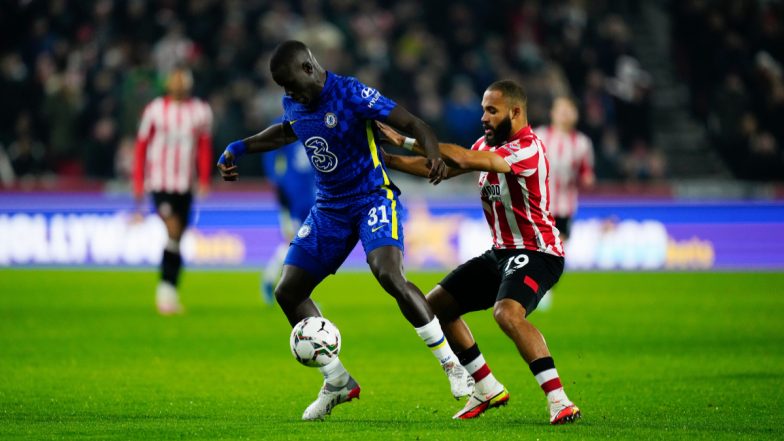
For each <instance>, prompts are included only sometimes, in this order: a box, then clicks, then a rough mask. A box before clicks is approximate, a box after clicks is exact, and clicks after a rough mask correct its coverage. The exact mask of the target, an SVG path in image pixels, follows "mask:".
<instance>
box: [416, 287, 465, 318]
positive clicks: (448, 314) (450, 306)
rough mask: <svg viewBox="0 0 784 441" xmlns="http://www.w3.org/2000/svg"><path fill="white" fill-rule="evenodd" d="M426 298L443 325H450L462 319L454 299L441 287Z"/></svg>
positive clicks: (436, 288) (434, 289)
mask: <svg viewBox="0 0 784 441" xmlns="http://www.w3.org/2000/svg"><path fill="white" fill-rule="evenodd" d="M425 298H426V299H427V303H428V304H430V308H431V309H432V310H433V314H435V315H436V316H437V317H438V320H439V321H440V322H441V323H448V322H451V321H454V320H455V319H457V318H458V317H460V313H459V312H458V310H457V307H456V304H455V301H454V298H453V297H452V295H451V294H449V293H448V292H446V290H444V289H443V288H441V286H440V285H439V286H436V287H435V288H433V290H432V291H430V293H428V294H427V296H426V297H425Z"/></svg>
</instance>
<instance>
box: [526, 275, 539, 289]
mask: <svg viewBox="0 0 784 441" xmlns="http://www.w3.org/2000/svg"><path fill="white" fill-rule="evenodd" d="M523 283H525V284H526V285H527V286H528V287H529V288H531V289H532V290H534V292H539V284H538V283H536V280H534V279H532V278H531V277H529V276H525V279H523Z"/></svg>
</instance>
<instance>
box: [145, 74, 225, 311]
mask: <svg viewBox="0 0 784 441" xmlns="http://www.w3.org/2000/svg"><path fill="white" fill-rule="evenodd" d="M192 86H193V77H192V76H191V73H190V71H189V70H188V69H185V68H182V67H178V68H175V69H174V70H173V71H172V72H171V73H169V75H168V77H167V81H166V91H167V94H166V96H163V97H159V98H156V99H154V100H153V101H152V102H150V103H149V104H147V106H146V107H145V108H144V112H143V113H142V118H141V122H140V124H139V132H138V135H137V139H136V154H135V158H134V167H133V193H134V196H135V198H136V201H137V204H141V202H142V199H143V197H144V192H145V191H147V192H150V193H152V199H153V203H154V204H155V209H156V211H157V213H158V215H159V216H160V217H161V219H162V220H163V222H164V224H165V225H166V231H167V233H168V239H167V241H166V245H165V247H164V249H163V257H162V259H161V280H160V283H159V284H158V287H157V289H156V293H155V297H156V298H155V302H156V306H157V308H158V312H160V313H161V314H163V315H170V314H177V313H180V312H182V306H181V304H180V300H179V295H178V293H177V283H178V281H179V277H180V272H181V271H182V256H181V255H180V239H181V238H182V234H183V232H184V231H185V228H186V227H187V226H188V222H189V219H190V211H191V204H192V202H193V193H192V189H193V185H194V182H195V180H196V172H195V169H198V192H199V194H201V195H203V194H206V193H207V191H208V190H209V183H210V172H211V171H212V161H213V159H212V134H211V133H212V111H211V110H210V107H209V105H208V104H207V103H205V102H204V101H202V100H200V99H198V98H193V97H191V96H190V91H191V88H192Z"/></svg>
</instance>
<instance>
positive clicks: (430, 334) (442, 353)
mask: <svg viewBox="0 0 784 441" xmlns="http://www.w3.org/2000/svg"><path fill="white" fill-rule="evenodd" d="M414 329H415V330H416V333H417V335H419V338H421V339H422V340H423V341H424V342H425V344H426V345H427V346H428V347H429V348H430V350H431V351H433V355H435V357H436V358H437V359H438V361H439V362H440V363H441V364H444V363H447V362H450V361H454V362H456V363H459V361H458V359H457V356H455V353H454V352H452V348H450V347H449V342H447V341H446V337H445V336H444V331H442V330H441V324H440V323H439V322H438V317H433V320H432V321H431V322H430V323H428V324H426V325H425V326H422V327H420V328H414Z"/></svg>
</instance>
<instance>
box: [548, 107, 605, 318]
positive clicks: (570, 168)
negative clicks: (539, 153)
mask: <svg viewBox="0 0 784 441" xmlns="http://www.w3.org/2000/svg"><path fill="white" fill-rule="evenodd" d="M577 119H578V111H577V103H575V101H574V100H573V99H572V98H570V97H563V96H562V97H558V98H556V99H555V101H553V107H552V108H551V109H550V125H549V126H542V127H538V128H536V129H535V130H534V131H535V132H536V135H537V136H538V137H539V139H541V140H542V143H544V145H545V146H547V159H548V160H549V161H550V212H551V213H552V214H553V217H554V218H555V226H556V227H558V231H559V232H560V233H561V236H560V239H561V241H562V242H564V245H565V243H566V240H567V239H568V238H569V234H570V232H571V224H572V217H573V216H574V214H575V212H576V211H577V193H578V189H579V188H591V187H593V185H594V183H595V181H596V177H595V175H594V173H593V144H592V143H591V139H590V138H588V136H586V135H585V134H584V133H582V132H579V131H578V130H577ZM552 301H553V293H552V291H548V292H547V294H545V296H544V298H542V301H541V302H540V303H539V309H540V310H544V311H546V310H548V309H549V308H550V307H551V306H552Z"/></svg>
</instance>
